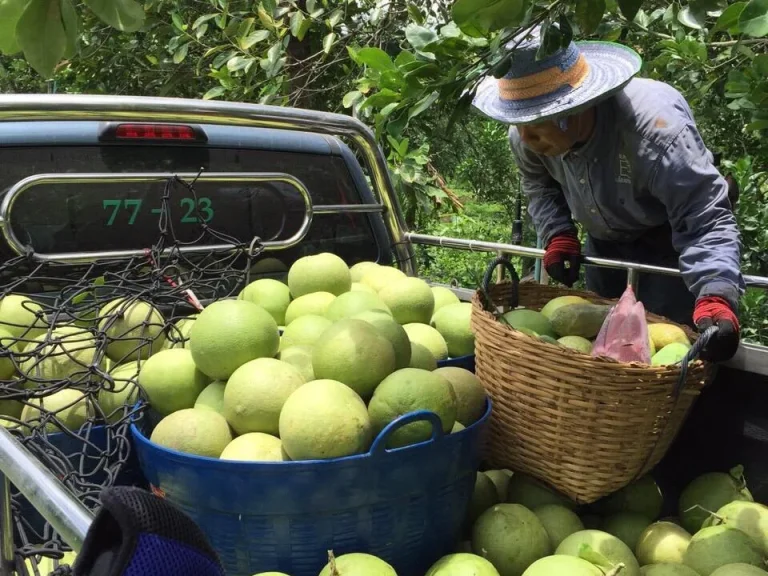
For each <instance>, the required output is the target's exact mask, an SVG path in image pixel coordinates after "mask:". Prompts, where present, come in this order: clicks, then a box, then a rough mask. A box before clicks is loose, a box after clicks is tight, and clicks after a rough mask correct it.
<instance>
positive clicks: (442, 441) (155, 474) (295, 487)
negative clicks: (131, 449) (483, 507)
mask: <svg viewBox="0 0 768 576" xmlns="http://www.w3.org/2000/svg"><path fill="white" fill-rule="evenodd" d="M490 414H491V402H490V400H489V401H488V404H487V408H486V411H485V414H484V415H483V417H482V418H481V419H480V420H478V421H477V422H475V423H474V424H472V425H471V426H469V427H467V428H466V429H464V430H462V431H460V432H457V433H454V434H449V435H444V434H443V432H442V429H441V425H440V420H439V418H438V417H437V415H436V414H434V413H432V412H427V411H423V410H422V411H418V412H413V413H411V414H406V415H404V416H402V417H400V418H398V419H397V420H395V421H394V422H392V423H391V424H389V425H388V426H387V427H386V428H385V429H384V430H382V432H381V433H380V434H379V435H378V437H377V438H376V439H375V440H374V442H373V445H372V447H371V449H370V451H369V452H368V453H366V454H361V455H357V456H349V457H346V458H337V459H333V460H314V461H300V462H264V463H261V462H259V463H254V462H230V461H224V460H218V459H215V458H204V457H197V456H191V455H188V454H183V453H181V452H177V451H175V450H170V449H167V448H164V447H161V446H158V445H157V444H154V443H153V442H150V441H149V440H148V439H147V436H148V434H147V435H145V434H144V433H142V431H141V430H140V429H139V428H138V427H137V426H136V425H133V426H132V427H131V432H132V433H133V435H134V437H135V439H136V448H137V452H138V456H139V461H140V463H141V466H142V468H143V470H144V474H145V475H146V477H147V479H148V480H149V482H150V484H151V485H152V489H153V491H154V492H155V493H156V494H160V495H162V496H164V497H166V498H167V499H168V501H169V502H171V503H173V504H174V505H176V506H178V507H179V508H181V509H182V510H184V512H186V513H187V514H188V515H189V516H190V517H191V518H192V519H193V520H194V521H195V522H196V523H197V524H198V525H199V526H200V527H201V528H202V529H203V531H204V532H205V534H206V536H207V537H208V539H209V540H210V542H211V545H212V546H213V547H214V549H215V550H216V551H217V552H218V554H219V556H220V558H221V560H222V563H223V564H224V567H225V569H226V571H227V574H228V576H251V575H252V574H255V573H258V572H264V571H270V570H277V571H282V572H285V573H287V574H291V576H317V574H318V573H319V572H320V570H321V569H322V567H323V566H324V565H325V564H326V562H327V558H328V550H333V551H334V553H335V554H337V555H339V554H345V553H348V552H368V553H370V554H375V555H376V556H379V557H380V558H383V559H384V560H386V561H387V562H389V563H390V564H392V565H393V566H394V568H395V569H396V570H397V573H398V575H399V576H423V575H424V573H425V572H426V571H427V569H428V568H429V566H430V565H431V564H433V563H434V562H435V561H436V560H437V559H438V558H440V557H441V556H443V555H445V554H448V553H450V552H452V551H453V550H454V549H455V547H456V545H457V543H458V540H459V537H460V534H461V528H462V523H463V520H464V517H465V513H466V510H467V506H468V505H469V500H470V498H471V496H472V490H473V488H474V485H475V475H476V471H477V469H478V466H479V461H480V452H481V448H482V440H483V436H484V431H485V428H486V424H487V422H488V419H489V417H490ZM416 420H427V421H429V422H431V423H432V427H433V433H432V438H431V439H430V440H427V441H425V442H421V443H419V444H415V445H412V446H406V447H404V448H398V449H393V450H387V449H386V448H385V446H386V444H387V439H388V437H389V436H390V434H392V432H393V431H394V430H396V429H397V428H400V427H401V426H403V425H405V424H408V423H410V422H414V421H416Z"/></svg>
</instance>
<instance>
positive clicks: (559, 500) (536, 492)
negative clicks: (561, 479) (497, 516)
mask: <svg viewBox="0 0 768 576" xmlns="http://www.w3.org/2000/svg"><path fill="white" fill-rule="evenodd" d="M507 502H513V503H516V504H522V505H523V506H525V507H526V508H528V509H529V510H534V509H536V508H539V507H540V506H544V505H546V504H560V505H561V506H565V507H566V508H571V509H572V508H574V507H575V505H574V504H573V502H571V501H570V500H568V498H566V497H565V496H563V495H561V494H558V493H557V492H555V491H554V490H552V489H551V488H549V487H548V486H545V485H544V484H543V483H542V482H540V481H539V480H536V479H535V478H532V477H531V476H528V475H527V474H523V473H521V472H515V473H514V474H513V475H512V477H511V478H510V479H509V485H508V486H507Z"/></svg>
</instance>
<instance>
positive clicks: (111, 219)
mask: <svg viewBox="0 0 768 576" xmlns="http://www.w3.org/2000/svg"><path fill="white" fill-rule="evenodd" d="M120 204H122V202H120V200H102V201H101V205H102V207H103V208H104V210H106V209H107V208H109V207H110V206H111V207H112V214H110V215H109V218H108V219H107V226H112V224H114V223H115V218H117V211H118V210H120Z"/></svg>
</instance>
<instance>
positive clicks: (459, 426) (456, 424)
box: [451, 420, 467, 434]
mask: <svg viewBox="0 0 768 576" xmlns="http://www.w3.org/2000/svg"><path fill="white" fill-rule="evenodd" d="M466 428H467V427H466V426H464V424H462V423H461V422H459V421H458V420H456V422H454V423H453V428H451V434H455V433H456V432H461V431H462V430H466Z"/></svg>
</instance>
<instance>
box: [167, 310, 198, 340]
mask: <svg viewBox="0 0 768 576" xmlns="http://www.w3.org/2000/svg"><path fill="white" fill-rule="evenodd" d="M198 316H199V314H193V315H192V316H187V317H186V318H180V319H179V320H177V321H176V322H174V323H173V325H172V326H169V327H168V334H167V336H166V340H165V347H166V348H187V347H188V346H189V332H190V330H192V326H193V325H194V323H195V320H197V317H198Z"/></svg>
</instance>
